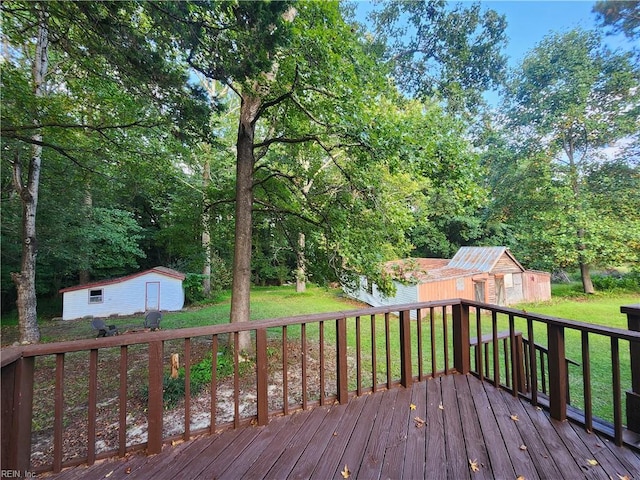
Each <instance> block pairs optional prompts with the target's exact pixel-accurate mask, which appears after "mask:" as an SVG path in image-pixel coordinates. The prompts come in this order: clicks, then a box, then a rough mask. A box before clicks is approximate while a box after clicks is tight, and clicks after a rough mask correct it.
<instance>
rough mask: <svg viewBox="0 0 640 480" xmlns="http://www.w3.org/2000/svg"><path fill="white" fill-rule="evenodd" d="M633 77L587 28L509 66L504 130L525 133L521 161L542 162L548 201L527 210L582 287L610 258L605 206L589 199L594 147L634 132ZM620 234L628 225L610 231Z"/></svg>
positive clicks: (599, 155)
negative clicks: (526, 155) (528, 156)
mask: <svg viewBox="0 0 640 480" xmlns="http://www.w3.org/2000/svg"><path fill="white" fill-rule="evenodd" d="M638 82H639V72H638V69H637V66H635V65H634V64H633V62H632V61H631V56H630V54H624V53H615V52H611V51H609V50H608V49H606V48H605V47H603V46H602V44H601V41H600V38H599V36H598V35H597V34H595V33H590V32H585V31H582V30H573V31H570V32H567V33H564V34H553V35H550V36H547V37H545V39H544V40H543V41H542V42H541V43H540V44H539V45H538V46H537V47H536V48H535V49H534V50H533V51H532V52H531V53H530V54H529V55H527V57H526V58H525V59H524V61H523V63H522V65H521V67H520V68H519V69H518V70H516V72H515V74H514V76H513V78H512V80H511V83H510V87H509V91H508V97H507V101H508V104H509V107H510V110H509V114H510V118H511V127H512V132H513V133H517V132H519V133H520V135H521V136H522V137H523V138H524V137H526V138H527V148H528V151H529V152H531V155H532V157H531V158H536V161H534V162H529V164H528V167H529V168H531V167H533V166H535V165H539V162H540V161H541V157H540V154H542V155H543V156H542V159H545V158H546V160H547V161H548V162H549V164H548V166H547V168H545V169H543V170H542V171H546V172H548V175H547V176H546V177H545V178H543V179H544V180H545V181H544V182H543V183H540V184H538V185H537V187H536V189H537V191H541V190H542V189H545V188H546V189H547V190H546V193H547V195H548V197H549V199H550V205H549V208H548V209H546V210H543V211H540V212H538V213H537V214H536V215H535V218H537V219H539V220H541V223H542V224H544V225H545V226H544V227H542V225H540V226H541V227H542V228H541V229H540V230H537V234H540V235H541V236H542V237H544V238H546V240H547V243H548V248H547V249H546V251H547V253H548V254H550V255H553V256H554V258H556V260H557V262H558V263H559V264H561V265H567V264H571V263H575V264H576V265H578V266H579V267H580V271H581V274H582V275H581V276H582V282H583V286H584V290H585V292H586V293H591V292H593V285H592V283H591V278H590V266H591V265H592V264H594V263H595V264H598V263H603V262H606V261H607V260H608V259H609V258H610V257H608V256H607V254H606V252H607V251H608V246H607V242H608V241H609V239H610V235H609V234H605V233H604V230H603V228H602V227H603V226H604V225H605V224H608V223H609V222H608V221H607V220H606V219H607V217H605V216H604V213H605V212H610V210H609V209H605V208H604V207H603V206H602V205H600V203H599V202H596V198H597V197H595V196H594V195H593V192H592V191H590V188H589V183H588V181H587V180H588V176H589V172H592V171H594V170H595V169H597V167H598V165H603V164H606V163H607V162H608V161H611V159H610V158H607V157H606V156H603V152H602V150H601V149H602V148H604V147H607V146H611V145H615V142H616V141H617V140H620V139H623V138H625V137H628V136H630V135H637V133H638V131H639V124H638V118H639V113H640V107H639V105H640V103H639V100H640V88H639V83H638ZM517 129H519V130H517ZM553 205H556V206H557V207H558V208H553ZM542 217H545V218H546V220H545V219H544V218H542ZM606 231H607V232H611V229H609V228H607V229H606ZM623 232H628V229H626V228H620V229H618V234H622V233H623ZM531 233H532V232H530V234H531ZM622 243H624V242H622ZM616 244H618V245H621V243H620V242H616ZM633 244H634V242H630V243H629V244H628V248H625V247H624V246H622V249H623V252H627V255H626V256H629V255H632V256H633V255H634V254H635V253H634V252H633V251H630V250H629V248H631V249H632V245H633ZM623 252H619V253H620V254H621V255H622V256H625V255H624V254H623ZM617 258H620V255H619V256H618V257H617Z"/></svg>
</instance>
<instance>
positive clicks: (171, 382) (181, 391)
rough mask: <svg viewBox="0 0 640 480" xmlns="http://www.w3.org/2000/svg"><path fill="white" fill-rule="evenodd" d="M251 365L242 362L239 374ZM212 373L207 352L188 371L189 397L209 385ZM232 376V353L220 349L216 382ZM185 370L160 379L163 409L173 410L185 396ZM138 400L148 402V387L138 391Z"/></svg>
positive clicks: (211, 362) (210, 357)
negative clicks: (175, 375)
mask: <svg viewBox="0 0 640 480" xmlns="http://www.w3.org/2000/svg"><path fill="white" fill-rule="evenodd" d="M252 366H253V364H252V363H251V362H248V361H244V362H242V364H241V365H240V373H241V374H243V373H246V372H247V371H248V370H249V369H251V368H252ZM212 371H213V360H212V354H211V352H209V353H208V354H207V355H206V356H205V357H204V358H203V359H202V360H200V361H199V362H198V363H195V364H193V365H191V370H190V387H189V388H190V391H191V395H192V396H195V395H198V394H199V393H200V392H201V391H202V390H203V389H204V388H206V387H207V386H208V385H210V384H211V379H212V376H211V374H212ZM231 375H233V353H232V352H231V350H229V349H227V348H224V349H221V350H220V352H219V354H218V358H217V362H216V378H217V379H218V380H221V379H224V378H227V377H229V376H231ZM185 384H186V382H185V369H184V367H182V368H180V369H179V371H178V376H177V377H176V378H172V377H171V375H169V374H165V375H164V377H163V379H162V395H163V403H164V408H165V409H167V410H169V409H171V408H174V407H175V406H176V405H177V404H178V402H180V400H182V399H183V398H184V396H185ZM139 395H140V399H141V400H142V401H145V402H146V401H148V400H149V387H148V386H146V385H145V386H144V387H143V388H142V390H141V391H140V394H139Z"/></svg>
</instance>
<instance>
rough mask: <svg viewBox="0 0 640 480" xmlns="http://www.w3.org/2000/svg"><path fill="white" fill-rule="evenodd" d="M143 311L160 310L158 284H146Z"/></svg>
mask: <svg viewBox="0 0 640 480" xmlns="http://www.w3.org/2000/svg"><path fill="white" fill-rule="evenodd" d="M144 309H145V310H147V311H149V310H160V282H147V294H146V298H145V301H144Z"/></svg>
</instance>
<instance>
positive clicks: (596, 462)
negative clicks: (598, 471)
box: [587, 459, 598, 467]
mask: <svg viewBox="0 0 640 480" xmlns="http://www.w3.org/2000/svg"><path fill="white" fill-rule="evenodd" d="M587 463H588V464H589V465H591V466H592V467H595V466H596V465H598V461H597V460H593V459H587Z"/></svg>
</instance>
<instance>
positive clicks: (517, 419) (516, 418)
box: [511, 414, 520, 422]
mask: <svg viewBox="0 0 640 480" xmlns="http://www.w3.org/2000/svg"><path fill="white" fill-rule="evenodd" d="M511 420H513V421H514V422H519V421H520V419H519V418H518V415H515V414H513V415H511Z"/></svg>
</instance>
